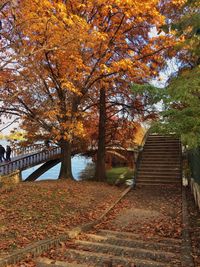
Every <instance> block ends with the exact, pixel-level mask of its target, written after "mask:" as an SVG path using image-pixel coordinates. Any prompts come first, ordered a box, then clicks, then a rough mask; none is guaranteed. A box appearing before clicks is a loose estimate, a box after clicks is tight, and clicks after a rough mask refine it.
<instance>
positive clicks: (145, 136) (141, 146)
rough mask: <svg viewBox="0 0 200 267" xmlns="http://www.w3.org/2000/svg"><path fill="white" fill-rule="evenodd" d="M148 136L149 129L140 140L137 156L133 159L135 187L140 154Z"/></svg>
mask: <svg viewBox="0 0 200 267" xmlns="http://www.w3.org/2000/svg"><path fill="white" fill-rule="evenodd" d="M149 134H150V128H149V129H148V130H147V131H146V133H145V135H144V136H143V138H142V142H141V143H140V145H139V149H138V150H137V156H136V158H135V170H134V184H135V185H136V182H137V174H138V169H139V167H140V162H141V159H142V152H143V147H144V145H145V143H146V140H147V138H148V136H149Z"/></svg>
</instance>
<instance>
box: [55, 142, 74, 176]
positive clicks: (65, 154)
mask: <svg viewBox="0 0 200 267" xmlns="http://www.w3.org/2000/svg"><path fill="white" fill-rule="evenodd" d="M60 146H61V153H62V159H61V167H60V173H59V177H58V179H67V178H69V179H74V178H73V175H72V163H71V143H70V142H68V141H66V140H62V141H61V142H60Z"/></svg>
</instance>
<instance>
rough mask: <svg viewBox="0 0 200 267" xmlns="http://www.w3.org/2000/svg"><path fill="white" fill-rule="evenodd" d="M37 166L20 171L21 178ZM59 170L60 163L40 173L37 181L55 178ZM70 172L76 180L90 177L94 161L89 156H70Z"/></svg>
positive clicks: (92, 172)
mask: <svg viewBox="0 0 200 267" xmlns="http://www.w3.org/2000/svg"><path fill="white" fill-rule="evenodd" d="M39 166H41V165H38V166H35V167H32V168H30V169H28V170H25V171H23V172H22V180H24V179H26V178H27V177H28V176H29V175H30V174H31V173H32V172H33V171H35V170H36V169H37V168H38V167H39ZM59 171H60V163H59V164H57V165H56V166H54V167H53V168H51V169H50V170H48V171H47V172H45V173H44V174H42V175H41V176H40V177H39V178H38V179H37V181H39V180H45V179H51V180H55V179H57V178H58V175H59ZM72 174H73V176H74V178H75V179H76V180H79V179H86V178H91V177H92V176H93V174H94V163H93V162H92V160H91V159H90V158H86V157H83V156H79V155H77V156H74V157H73V158H72Z"/></svg>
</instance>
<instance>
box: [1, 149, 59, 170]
mask: <svg viewBox="0 0 200 267" xmlns="http://www.w3.org/2000/svg"><path fill="white" fill-rule="evenodd" d="M43 148H44V147H43ZM59 155H61V149H60V148H59V147H51V148H49V149H45V150H44V149H43V150H42V151H39V152H37V153H33V154H30V155H26V156H24V157H21V158H18V159H16V160H12V161H11V162H7V163H6V162H5V163H2V164H1V165H0V175H6V174H9V173H12V172H14V171H16V170H21V171H22V170H25V169H27V168H30V167H33V166H35V165H38V164H41V163H43V162H45V161H47V160H49V159H54V158H57V157H58V156H59Z"/></svg>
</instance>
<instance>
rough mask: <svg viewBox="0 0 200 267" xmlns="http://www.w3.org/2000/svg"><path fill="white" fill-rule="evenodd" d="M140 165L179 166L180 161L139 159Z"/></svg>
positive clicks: (173, 159) (172, 159) (171, 159)
mask: <svg viewBox="0 0 200 267" xmlns="http://www.w3.org/2000/svg"><path fill="white" fill-rule="evenodd" d="M140 164H145V165H146V164H150V165H151V164H157V165H158V164H165V165H170V166H171V165H179V166H180V164H181V161H180V159H175V158H170V159H168V158H144V159H141V161H140Z"/></svg>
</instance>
